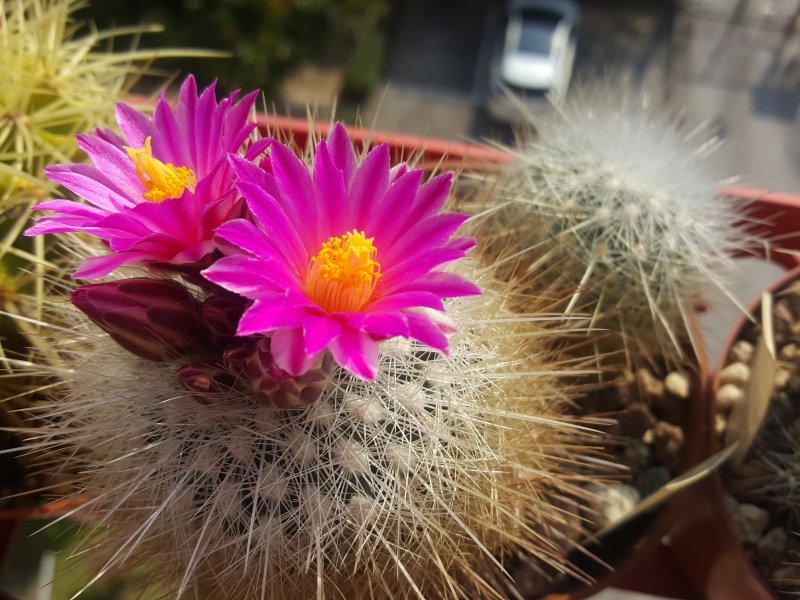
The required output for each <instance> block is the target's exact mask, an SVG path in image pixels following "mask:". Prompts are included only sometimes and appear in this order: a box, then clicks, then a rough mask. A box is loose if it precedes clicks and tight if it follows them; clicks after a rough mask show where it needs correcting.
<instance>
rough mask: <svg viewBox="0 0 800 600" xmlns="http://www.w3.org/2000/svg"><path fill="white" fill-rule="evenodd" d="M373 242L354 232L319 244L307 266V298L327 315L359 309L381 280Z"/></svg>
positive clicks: (361, 233) (362, 233)
mask: <svg viewBox="0 0 800 600" xmlns="http://www.w3.org/2000/svg"><path fill="white" fill-rule="evenodd" d="M373 239H374V238H368V237H366V235H365V234H364V232H363V231H356V230H355V229H354V230H353V231H350V232H348V233H345V234H344V235H341V236H339V237H331V238H329V239H328V241H327V242H325V243H324V244H322V248H321V249H320V251H319V252H318V253H317V255H316V256H315V257H313V258H312V259H311V264H310V265H309V267H308V276H307V278H306V290H305V291H306V294H308V297H309V298H311V300H313V301H314V302H316V303H317V304H318V305H319V306H321V307H322V308H324V309H325V310H326V311H327V312H328V313H333V312H358V311H359V310H361V309H362V308H363V307H364V305H365V304H366V303H367V302H368V301H369V299H370V297H371V296H372V293H373V292H374V291H375V285H376V284H377V283H378V279H380V277H381V265H380V264H379V263H378V262H377V261H376V260H375V257H376V255H377V253H378V250H377V249H376V248H375V246H374V245H373V244H372V240H373Z"/></svg>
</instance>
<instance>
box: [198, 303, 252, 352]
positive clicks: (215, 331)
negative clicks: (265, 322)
mask: <svg viewBox="0 0 800 600" xmlns="http://www.w3.org/2000/svg"><path fill="white" fill-rule="evenodd" d="M247 304H248V300H247V299H246V298H242V297H241V296H233V295H231V294H225V295H221V296H212V297H211V298H209V299H208V300H206V301H205V302H203V305H202V307H201V312H202V315H203V322H204V323H205V326H206V331H207V332H208V336H209V339H210V340H211V343H212V344H214V346H215V347H217V348H218V349H220V350H222V349H223V348H226V347H227V346H229V345H230V344H232V343H233V342H235V341H236V340H237V339H239V338H237V337H236V328H237V327H238V325H239V319H241V318H242V314H243V313H244V309H245V308H247Z"/></svg>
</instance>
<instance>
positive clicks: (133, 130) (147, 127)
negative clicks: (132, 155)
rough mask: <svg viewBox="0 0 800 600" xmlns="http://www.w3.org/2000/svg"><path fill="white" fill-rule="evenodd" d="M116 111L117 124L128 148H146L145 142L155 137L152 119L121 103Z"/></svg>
mask: <svg viewBox="0 0 800 600" xmlns="http://www.w3.org/2000/svg"><path fill="white" fill-rule="evenodd" d="M115 110H116V113H117V123H118V124H119V128H120V130H121V131H122V134H123V135H124V136H125V139H126V140H127V141H128V146H131V147H133V148H144V140H145V139H146V138H147V136H148V135H153V133H152V131H153V128H152V125H151V124H150V119H148V118H147V117H145V116H144V115H143V114H142V113H140V112H139V111H138V110H136V109H134V108H131V107H130V106H128V105H127V104H123V103H121V102H120V103H118V104H117V106H116V109H115Z"/></svg>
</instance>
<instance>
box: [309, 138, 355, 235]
mask: <svg viewBox="0 0 800 600" xmlns="http://www.w3.org/2000/svg"><path fill="white" fill-rule="evenodd" d="M314 194H315V198H316V200H315V202H316V205H317V207H318V210H319V220H318V221H317V224H318V226H319V228H318V230H317V231H315V232H314V233H315V239H314V243H315V245H321V244H322V242H323V241H324V240H325V239H326V238H327V237H329V236H330V235H341V234H343V233H345V231H344V229H345V225H344V223H345V214H346V213H347V191H346V183H345V178H344V175H343V173H342V171H341V170H339V169H338V168H337V167H336V165H335V164H334V162H333V159H332V158H331V156H330V154H329V153H328V145H327V144H326V143H325V141H324V140H323V141H321V142H320V143H319V145H318V146H317V155H316V157H315V159H314ZM323 224H324V226H323ZM326 234H327V235H326Z"/></svg>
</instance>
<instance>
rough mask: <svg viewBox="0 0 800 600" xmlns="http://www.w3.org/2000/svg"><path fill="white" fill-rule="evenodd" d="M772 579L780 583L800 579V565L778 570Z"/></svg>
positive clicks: (787, 566)
mask: <svg viewBox="0 0 800 600" xmlns="http://www.w3.org/2000/svg"><path fill="white" fill-rule="evenodd" d="M771 579H775V580H776V581H778V582H780V581H787V580H796V579H800V565H796V564H794V565H786V566H785V567H781V568H780V569H776V570H775V572H773V573H772V577H771Z"/></svg>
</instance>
